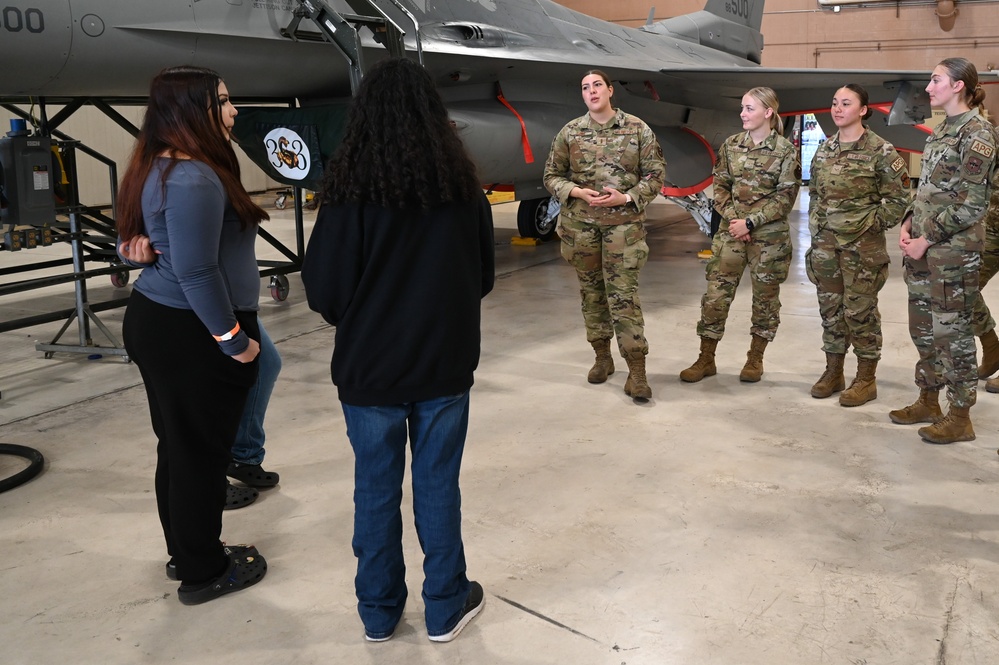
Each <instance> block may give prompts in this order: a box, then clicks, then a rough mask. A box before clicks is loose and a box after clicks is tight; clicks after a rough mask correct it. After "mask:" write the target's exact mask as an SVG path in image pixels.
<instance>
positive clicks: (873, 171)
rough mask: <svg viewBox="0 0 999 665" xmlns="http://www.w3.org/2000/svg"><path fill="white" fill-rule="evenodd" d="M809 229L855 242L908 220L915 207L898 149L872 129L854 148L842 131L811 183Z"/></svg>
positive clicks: (820, 155) (819, 157)
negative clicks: (908, 211)
mask: <svg viewBox="0 0 999 665" xmlns="http://www.w3.org/2000/svg"><path fill="white" fill-rule="evenodd" d="M808 192H809V200H808V228H809V230H810V231H811V233H812V235H813V236H814V235H815V234H816V233H817V232H818V231H819V230H821V229H829V230H830V231H833V232H834V233H835V234H836V237H837V238H838V239H839V241H840V242H843V243H850V242H853V241H855V240H856V239H857V238H859V237H860V236H862V235H863V234H864V232H865V231H867V230H868V229H871V228H873V229H875V230H877V231H884V230H885V229H889V228H891V227H893V226H895V225H896V224H898V223H899V222H900V221H902V213H903V212H905V208H906V206H907V205H908V204H909V169H908V168H906V165H905V160H904V159H903V158H902V157H900V156H899V154H898V153H897V152H895V146H893V145H892V144H891V143H888V142H887V141H885V140H884V139H883V138H881V137H880V136H878V135H877V134H875V133H874V132H872V131H871V130H869V129H866V130H864V133H863V134H862V135H861V137H860V138H859V139H858V140H857V141H855V142H853V143H843V142H842V141H840V138H839V132H836V133H835V134H833V135H832V136H831V137H829V140H828V141H826V142H825V143H823V144H822V145H821V146H819V149H818V150H817V151H816V152H815V157H814V158H813V159H812V172H811V178H810V180H809V183H808Z"/></svg>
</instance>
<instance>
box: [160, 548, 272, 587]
mask: <svg viewBox="0 0 999 665" xmlns="http://www.w3.org/2000/svg"><path fill="white" fill-rule="evenodd" d="M222 549H223V550H224V551H225V555H226V556H229V555H231V554H242V555H244V556H251V555H254V554H257V546H256V545H226V544H225V543H222ZM166 576H167V579H171V580H174V581H177V580H179V579H180V577H179V576H178V575H177V564H175V563H174V562H173V559H170V560H169V561H167V563H166Z"/></svg>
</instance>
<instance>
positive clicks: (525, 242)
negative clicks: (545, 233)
mask: <svg viewBox="0 0 999 665" xmlns="http://www.w3.org/2000/svg"><path fill="white" fill-rule="evenodd" d="M541 242H542V241H541V238H521V237H520V236H513V237H512V238H510V244H511V245H521V246H523V247H534V246H535V245H540V244H541Z"/></svg>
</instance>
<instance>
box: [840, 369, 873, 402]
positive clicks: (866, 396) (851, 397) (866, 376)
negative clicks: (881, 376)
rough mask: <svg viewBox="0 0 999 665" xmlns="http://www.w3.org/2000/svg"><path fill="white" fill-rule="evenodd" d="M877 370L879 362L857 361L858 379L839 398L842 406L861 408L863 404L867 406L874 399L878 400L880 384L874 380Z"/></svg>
mask: <svg viewBox="0 0 999 665" xmlns="http://www.w3.org/2000/svg"><path fill="white" fill-rule="evenodd" d="M877 369H878V361H877V360H867V359H865V358H859V359H858V360H857V378H855V379H854V380H853V383H851V384H850V387H849V388H847V389H846V390H845V391H843V394H842V395H840V396H839V404H840V406H860V405H861V404H867V403H868V402H870V401H871V400H872V399H877V398H878V383H877V381H876V380H875V379H874V374H875V372H876V371H877Z"/></svg>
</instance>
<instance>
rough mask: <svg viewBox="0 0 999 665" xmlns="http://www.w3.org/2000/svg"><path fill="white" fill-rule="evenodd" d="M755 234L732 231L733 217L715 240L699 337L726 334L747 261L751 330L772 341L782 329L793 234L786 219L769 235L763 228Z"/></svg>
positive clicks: (758, 335) (702, 301)
mask: <svg viewBox="0 0 999 665" xmlns="http://www.w3.org/2000/svg"><path fill="white" fill-rule="evenodd" d="M764 229H766V227H764ZM755 233H756V235H754V236H753V238H752V239H751V240H750V241H749V242H742V241H741V240H736V239H735V238H733V237H732V236H731V235H729V232H728V222H727V221H723V222H722V223H721V226H720V227H719V229H718V232H717V233H716V234H715V237H714V239H713V240H712V241H711V254H712V256H711V258H710V259H709V260H708V265H707V267H706V268H705V277H706V278H707V280H708V288H707V290H706V291H705V292H704V297H702V298H701V320H700V321H698V322H697V336H698V337H706V338H708V339H721V338H722V336H723V335H724V334H725V321H726V319H728V312H729V309H730V308H731V307H732V300H734V299H735V290H736V288H737V287H738V286H739V282H740V281H741V280H742V274H743V273H744V272H745V271H746V266H749V278H750V280H751V282H752V285H753V314H752V319H751V320H752V327H751V328H750V333H752V334H753V335H756V336H757V337H762V338H763V339H765V340H767V341H768V342H769V341H773V338H774V336H775V335H776V334H777V326H779V325H780V285H781V284H783V283H784V280H786V279H787V274H788V271H789V269H790V267H791V235H790V232H789V231H788V229H787V225H786V224H785V225H783V229H774V230H770V232H769V233H766V234H763V233H760V230H759V229H758V230H757V231H756V232H755Z"/></svg>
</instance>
